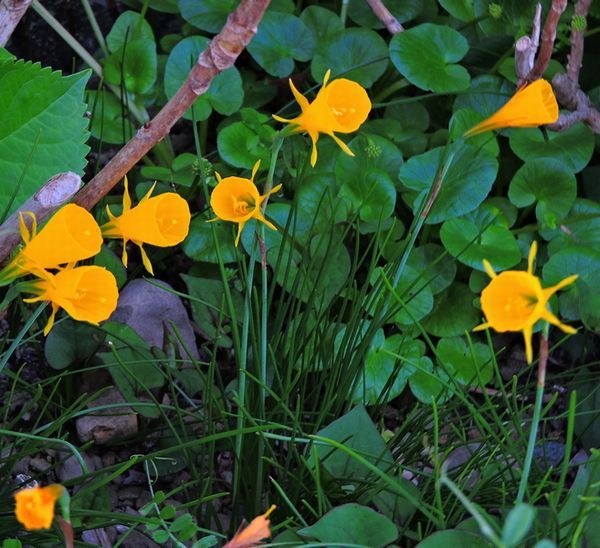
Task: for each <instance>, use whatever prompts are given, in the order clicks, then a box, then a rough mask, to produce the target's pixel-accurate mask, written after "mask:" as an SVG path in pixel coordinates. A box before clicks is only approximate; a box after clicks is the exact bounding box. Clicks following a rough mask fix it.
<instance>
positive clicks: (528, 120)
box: [465, 79, 558, 137]
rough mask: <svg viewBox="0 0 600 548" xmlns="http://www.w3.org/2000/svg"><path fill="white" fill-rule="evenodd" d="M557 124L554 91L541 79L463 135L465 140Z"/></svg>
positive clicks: (519, 92) (526, 87) (520, 90)
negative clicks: (516, 128) (498, 130)
mask: <svg viewBox="0 0 600 548" xmlns="http://www.w3.org/2000/svg"><path fill="white" fill-rule="evenodd" d="M556 120H558V103H557V102H556V97H555V96H554V91H553V90H552V86H551V85H550V83H549V82H547V81H546V80H543V79H540V80H536V81H535V82H532V83H531V84H529V85H526V86H523V87H522V88H521V89H519V90H518V91H517V92H516V93H515V94H514V95H513V96H512V97H511V98H510V99H509V100H508V102H507V103H506V104H505V105H504V106H503V107H502V108H501V109H500V110H498V111H497V112H496V113H494V114H492V116H490V117H489V118H486V119H485V120H483V121H482V122H479V123H478V124H477V125H476V126H474V127H472V128H471V129H470V130H468V131H467V132H465V137H471V136H472V135H477V134H478V133H484V132H486V131H491V130H493V129H502V128H505V127H537V126H542V125H545V124H552V123H554V122H556Z"/></svg>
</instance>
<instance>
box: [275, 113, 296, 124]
mask: <svg viewBox="0 0 600 548" xmlns="http://www.w3.org/2000/svg"><path fill="white" fill-rule="evenodd" d="M271 116H272V117H273V118H275V120H277V121H278V122H282V123H284V124H291V123H292V122H293V121H294V120H295V118H284V117H283V116H277V114H271Z"/></svg>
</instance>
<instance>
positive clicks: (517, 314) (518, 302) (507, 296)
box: [474, 242, 577, 363]
mask: <svg viewBox="0 0 600 548" xmlns="http://www.w3.org/2000/svg"><path fill="white" fill-rule="evenodd" d="M536 253H537V243H536V242H533V244H532V245H531V249H530V250H529V260H528V268H527V271H522V270H505V271H504V272H501V273H500V274H496V273H495V272H494V269H493V268H492V265H491V264H490V263H489V262H488V261H485V260H484V261H483V266H484V268H485V271H486V272H487V273H488V275H489V276H490V278H491V279H492V281H491V282H490V283H489V284H488V286H487V287H486V288H485V289H484V290H483V291H482V293H481V308H482V309H483V313H484V314H485V319H486V322H485V323H483V324H481V325H479V326H477V327H476V328H475V329H474V331H480V330H483V329H487V328H488V327H491V328H493V329H495V330H496V331H498V332H499V333H504V332H505V331H522V332H523V336H524V338H525V354H526V357H527V363H531V362H532V361H533V350H532V346H531V337H532V333H533V326H534V325H535V324H536V322H537V321H538V320H545V321H547V322H548V323H551V324H552V325H556V326H557V327H559V328H560V329H562V330H563V331H564V332H565V333H576V330H575V329H574V328H573V327H571V326H569V325H565V324H564V323H562V322H561V321H560V320H559V319H558V318H557V317H556V316H555V315H554V314H552V312H550V310H549V309H548V301H549V300H550V297H552V295H554V293H556V292H557V291H558V290H559V289H562V288H563V287H565V286H567V285H569V284H572V283H573V282H574V281H575V280H576V279H577V274H574V275H573V276H569V277H567V278H565V279H564V280H562V281H560V282H559V283H557V284H556V285H553V286H552V287H548V288H546V289H543V288H542V284H541V282H540V280H539V278H538V277H537V276H535V275H534V273H533V263H534V261H535V255H536Z"/></svg>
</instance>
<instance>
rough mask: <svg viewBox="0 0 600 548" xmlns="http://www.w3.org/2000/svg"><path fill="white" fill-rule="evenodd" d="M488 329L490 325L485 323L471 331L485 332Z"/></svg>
mask: <svg viewBox="0 0 600 548" xmlns="http://www.w3.org/2000/svg"><path fill="white" fill-rule="evenodd" d="M489 327H490V324H489V323H487V322H485V323H482V324H480V325H478V326H477V327H474V328H473V331H485V330H486V329H488V328H489Z"/></svg>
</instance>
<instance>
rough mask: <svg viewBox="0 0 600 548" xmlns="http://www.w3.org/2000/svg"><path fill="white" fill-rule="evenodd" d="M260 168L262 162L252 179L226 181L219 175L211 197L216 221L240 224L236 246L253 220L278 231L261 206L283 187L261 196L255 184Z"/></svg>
mask: <svg viewBox="0 0 600 548" xmlns="http://www.w3.org/2000/svg"><path fill="white" fill-rule="evenodd" d="M259 166H260V160H259V161H258V162H256V164H254V168H253V169H252V177H251V178H250V179H245V178H244V177H225V178H224V179H223V178H222V177H221V176H220V175H219V174H218V173H217V174H216V176H217V181H218V184H217V186H216V187H215V188H214V189H213V191H212V194H211V195H210V206H211V207H212V209H213V211H214V212H215V215H216V216H217V217H216V218H215V219H211V221H217V220H218V219H221V220H223V221H231V222H233V223H237V224H238V232H237V236H236V238H235V245H236V246H237V245H238V244H239V242H240V236H241V235H242V230H243V229H244V225H245V224H246V223H247V222H248V221H249V220H250V219H252V218H254V219H258V220H259V221H261V222H263V223H265V224H266V225H267V226H268V227H269V228H271V229H273V230H277V229H276V228H275V226H274V225H273V223H271V222H269V221H267V219H265V217H264V215H263V213H262V210H261V205H262V203H263V202H264V200H265V198H266V197H267V196H268V195H269V194H273V193H274V192H278V191H279V189H280V188H281V185H277V186H276V187H274V188H273V189H272V190H271V191H269V193H268V194H264V195H262V196H261V195H260V193H259V192H258V188H256V185H255V184H254V177H255V175H256V172H257V171H258V168H259Z"/></svg>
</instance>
